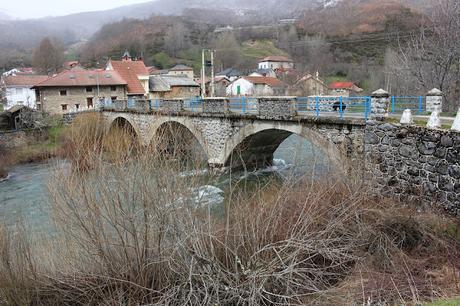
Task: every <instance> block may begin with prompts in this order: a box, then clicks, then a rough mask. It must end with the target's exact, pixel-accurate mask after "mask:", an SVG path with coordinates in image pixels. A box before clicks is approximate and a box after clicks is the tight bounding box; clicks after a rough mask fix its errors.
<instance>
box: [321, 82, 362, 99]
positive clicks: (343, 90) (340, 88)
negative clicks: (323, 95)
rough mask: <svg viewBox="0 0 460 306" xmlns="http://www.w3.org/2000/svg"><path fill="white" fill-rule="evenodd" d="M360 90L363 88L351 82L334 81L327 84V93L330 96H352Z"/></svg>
mask: <svg viewBox="0 0 460 306" xmlns="http://www.w3.org/2000/svg"><path fill="white" fill-rule="evenodd" d="M362 92H363V89H362V88H359V87H358V86H356V84H355V83H353V82H334V83H331V84H329V94H330V95H332V96H341V97H352V96H356V95H358V94H360V93H362Z"/></svg>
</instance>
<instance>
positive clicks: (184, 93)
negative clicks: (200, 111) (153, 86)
mask: <svg viewBox="0 0 460 306" xmlns="http://www.w3.org/2000/svg"><path fill="white" fill-rule="evenodd" d="M200 94H201V92H200V87H199V86H193V87H192V86H174V87H172V88H171V91H161V92H150V95H149V96H150V99H177V98H185V99H187V98H193V97H199V96H200Z"/></svg>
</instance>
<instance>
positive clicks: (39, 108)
mask: <svg viewBox="0 0 460 306" xmlns="http://www.w3.org/2000/svg"><path fill="white" fill-rule="evenodd" d="M37 110H39V111H41V110H42V105H41V103H37Z"/></svg>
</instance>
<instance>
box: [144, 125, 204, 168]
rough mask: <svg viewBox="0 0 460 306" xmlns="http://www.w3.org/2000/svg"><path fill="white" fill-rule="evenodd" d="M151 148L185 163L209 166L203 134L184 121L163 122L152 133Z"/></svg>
mask: <svg viewBox="0 0 460 306" xmlns="http://www.w3.org/2000/svg"><path fill="white" fill-rule="evenodd" d="M150 135H151V137H150V141H149V148H150V150H154V151H156V152H158V153H160V154H165V155H168V156H172V157H174V158H176V159H180V160H181V161H183V162H187V161H188V162H190V161H192V162H194V163H200V164H207V162H208V154H207V152H206V146H205V144H204V141H203V139H202V137H201V134H200V133H199V132H198V131H197V130H196V129H195V128H194V127H192V126H190V124H188V123H187V122H185V121H183V120H162V121H159V122H157V123H156V124H155V126H154V127H153V128H152V130H151V133H150Z"/></svg>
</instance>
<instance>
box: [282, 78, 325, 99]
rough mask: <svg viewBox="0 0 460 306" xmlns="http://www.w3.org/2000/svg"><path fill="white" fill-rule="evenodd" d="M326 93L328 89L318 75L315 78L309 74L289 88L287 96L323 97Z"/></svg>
mask: <svg viewBox="0 0 460 306" xmlns="http://www.w3.org/2000/svg"><path fill="white" fill-rule="evenodd" d="M328 93H329V88H328V86H327V84H326V83H325V82H324V80H322V79H321V78H320V77H319V74H318V73H317V74H316V75H315V76H313V75H311V74H306V75H304V76H303V77H301V78H300V79H298V80H297V81H296V82H295V83H294V85H293V86H292V87H290V88H289V95H292V96H303V97H307V96H323V95H327V94H328Z"/></svg>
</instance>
